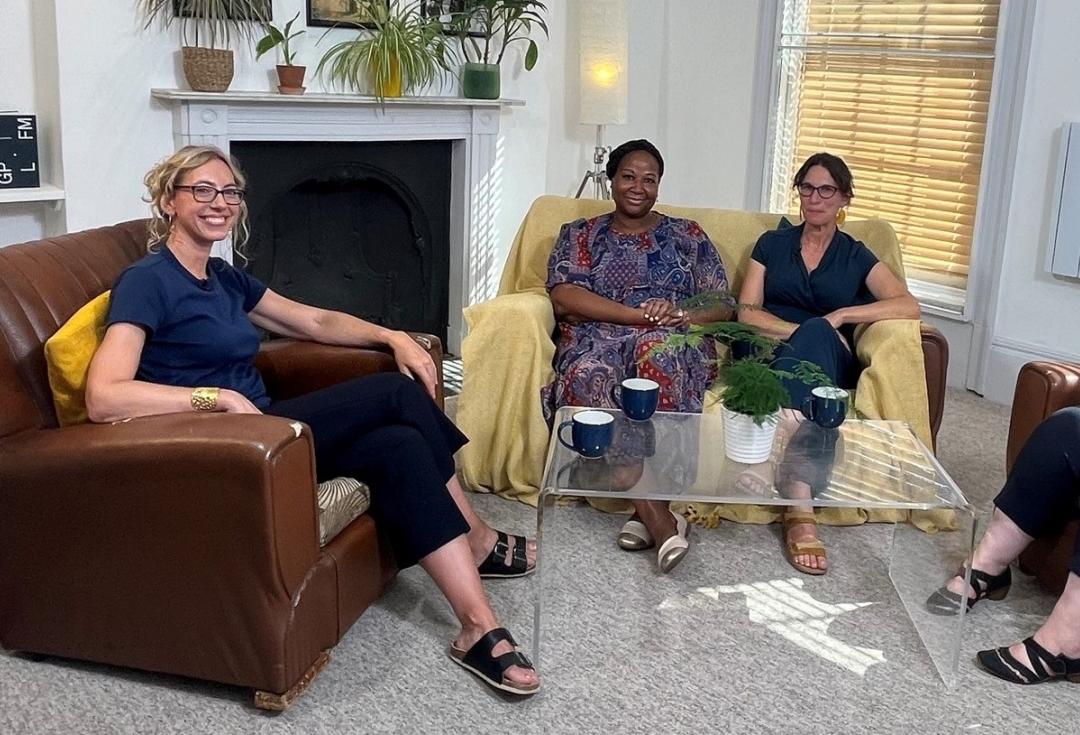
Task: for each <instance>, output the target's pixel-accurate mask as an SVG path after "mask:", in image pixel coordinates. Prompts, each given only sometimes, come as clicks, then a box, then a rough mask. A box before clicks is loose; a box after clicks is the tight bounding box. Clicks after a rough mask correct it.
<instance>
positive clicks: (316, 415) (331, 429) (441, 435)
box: [267, 372, 536, 568]
mask: <svg viewBox="0 0 1080 735" xmlns="http://www.w3.org/2000/svg"><path fill="white" fill-rule="evenodd" d="M267 413H271V414H274V415H276V416H285V417H288V418H292V419H296V420H298V421H303V422H305V423H307V424H308V425H309V426H310V427H311V430H312V437H313V439H314V442H315V454H316V457H317V458H318V461H317V462H316V472H317V473H318V475H319V480H320V481H321V480H327V479H330V478H332V477H337V476H341V475H345V476H351V475H349V471H350V470H349V468H347V467H342V466H341V465H340V463H339V461H338V458H339V457H340V456H341V454H342V452H343V451H345V450H346V449H347V448H348V447H349V446H351V445H352V444H353V443H354V442H355V441H356V438H357V437H358V436H360V435H361V434H364V433H366V432H368V431H370V430H371V429H374V428H380V427H385V426H393V425H398V426H409V427H412V428H414V429H416V431H417V432H418V433H419V434H420V435H421V436H422V437H423V438H424V440H425V441H426V442H427V444H428V446H429V448H430V452H431V456H432V458H433V459H434V461H435V462H436V464H437V467H438V471H439V473H440V474H441V475H443V476H444V477H445V478H446V479H445V480H444V483H445V484H446V487H447V489H448V490H449V492H450V497H452V498H453V500H454V503H455V504H456V505H457V507H458V509H459V510H460V511H461V514H462V515H463V516H464V517H465V520H466V521H467V522H468V524H469V530H468V536H469V545H470V547H471V548H472V549H473V551H474V554H475V555H476V556H477V562H478V563H479V561H481V560H483V559H484V558H485V557H486V556H487V555H488V554H489V553H490V552H491V550H492V548H493V547H494V546H495V541H496V537H497V532H496V531H495V530H493V529H492V528H491V527H490V526H489V525H488V524H487V523H486V522H484V520H483V519H481V518H480V517H479V516H478V515H477V514H476V512H475V511H474V510H473V508H472V505H471V504H470V503H469V501H468V498H467V497H466V494H465V493H464V491H463V490H462V488H461V485H460V484H459V482H458V480H457V477H456V476H455V471H454V458H453V455H454V453H455V452H456V451H457V450H458V449H460V448H461V447H462V446H463V445H464V444H465V442H467V441H468V439H467V438H466V437H465V435H464V434H462V433H461V432H460V431H458V429H457V427H456V426H454V424H453V422H451V421H450V419H449V418H447V416H446V414H444V413H443V412H442V410H440V409H439V407H438V405H436V403H435V402H434V401H433V400H432V399H431V397H430V396H428V395H427V393H426V392H425V391H424V389H423V388H422V387H421V386H420V384H418V383H417V382H416V381H414V380H412V379H410V378H408V377H406V376H404V375H402V374H401V373H389V372H388V373H377V374H375V375H368V376H365V377H362V378H357V379H355V380H349V381H346V382H344V383H339V384H337V385H333V386H329V387H327V388H324V389H322V390H318V391H313V392H312V393H308V394H306V395H303V396H299V397H297V398H292V399H288V400H284V401H277V402H275V403H274V404H273V405H271V406H270V408H269V409H268V411H267ZM358 479H359V478H358ZM518 538H520V537H515V536H510V537H509V538H508V541H509V543H508V546H509V550H508V552H507V554H506V561H507V565H509V564H511V563H512V561H513V556H514V551H513V549H514V546H515V545H516V543H517V541H516V539H518ZM526 558H527V565H528V567H529V568H531V567H532V566H533V565H534V564H535V563H536V561H535V560H536V544H535V543H534V542H529V543H528V544H527V545H526Z"/></svg>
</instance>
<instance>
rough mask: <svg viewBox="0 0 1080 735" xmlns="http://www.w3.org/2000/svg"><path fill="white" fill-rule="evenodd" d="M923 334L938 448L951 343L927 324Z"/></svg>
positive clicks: (932, 426) (933, 432) (932, 425)
mask: <svg viewBox="0 0 1080 735" xmlns="http://www.w3.org/2000/svg"><path fill="white" fill-rule="evenodd" d="M919 326H920V330H921V332H922V350H923V364H924V365H925V369H926V397H927V402H928V403H929V409H930V434H931V436H933V437H934V448H935V449H936V448H937V435H938V429H940V428H941V417H942V416H943V415H944V413H945V386H946V381H947V379H948V374H949V343H948V341H947V340H946V339H945V335H943V334H942V333H941V332H940V331H939V330H938V328H937V327H934V326H931V325H930V324H927V323H926V322H922V323H921V324H920V325H919Z"/></svg>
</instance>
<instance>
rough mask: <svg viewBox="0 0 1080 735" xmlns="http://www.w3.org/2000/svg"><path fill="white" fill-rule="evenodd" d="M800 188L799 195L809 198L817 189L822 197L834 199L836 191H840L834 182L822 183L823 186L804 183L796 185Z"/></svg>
mask: <svg viewBox="0 0 1080 735" xmlns="http://www.w3.org/2000/svg"><path fill="white" fill-rule="evenodd" d="M795 188H796V189H798V190H799V196H801V197H802V198H803V199H809V198H810V197H811V196H813V195H814V192H815V191H816V192H817V193H818V196H819V197H821V198H822V199H832V198H833V197H834V196H836V192H838V191H840V190H839V189H837V188H836V187H835V186H833V185H832V184H822V185H821V186H814V185H813V184H807V183H802V184H799V185H798V186H796V187H795Z"/></svg>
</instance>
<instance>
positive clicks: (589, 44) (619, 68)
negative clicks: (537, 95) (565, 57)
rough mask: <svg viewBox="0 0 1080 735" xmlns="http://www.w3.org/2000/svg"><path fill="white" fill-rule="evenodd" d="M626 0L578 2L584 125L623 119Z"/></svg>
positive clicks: (579, 56)
mask: <svg viewBox="0 0 1080 735" xmlns="http://www.w3.org/2000/svg"><path fill="white" fill-rule="evenodd" d="M626 5H627V0H588V1H587V2H579V3H577V6H578V21H579V27H580V29H581V48H580V53H579V54H578V58H579V59H580V62H581V114H580V120H581V122H582V123H583V124H586V125H621V124H623V123H625V122H626V97H627V95H626V71H627V69H626V53H627V52H626V48H627V35H628V34H627V8H626Z"/></svg>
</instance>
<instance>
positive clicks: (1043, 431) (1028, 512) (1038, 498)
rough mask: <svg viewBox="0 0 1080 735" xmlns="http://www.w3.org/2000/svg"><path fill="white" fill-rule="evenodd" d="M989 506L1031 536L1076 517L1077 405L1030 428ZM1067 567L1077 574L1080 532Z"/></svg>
mask: <svg viewBox="0 0 1080 735" xmlns="http://www.w3.org/2000/svg"><path fill="white" fill-rule="evenodd" d="M994 505H996V506H997V507H998V509H1000V510H1001V512H1002V513H1004V514H1005V515H1007V516H1008V517H1009V518H1011V519H1012V520H1013V522H1014V523H1016V525H1018V526H1020V528H1021V530H1023V532H1024V533H1026V534H1027V535H1029V536H1034V537H1036V538H1039V537H1041V536H1049V535H1052V534H1055V533H1060V532H1061V529H1062V528H1063V527H1064V526H1065V524H1066V523H1067V522H1068V521H1070V520H1072V519H1075V518H1080V407H1073V408H1063V409H1061V410H1060V411H1057V412H1056V413H1053V414H1051V415H1050V416H1049V417H1047V418H1046V420H1045V421H1043V422H1042V423H1041V424H1039V425H1038V426H1037V427H1036V428H1035V431H1033V432H1031V436H1030V437H1029V438H1028V440H1027V442H1026V443H1025V444H1024V447H1023V449H1021V450H1020V454H1019V456H1017V458H1016V462H1015V463H1014V464H1013V468H1012V471H1011V472H1010V473H1009V477H1008V478H1007V479H1006V480H1005V487H1003V488H1002V489H1001V492H1000V493H999V494H998V496H997V497H996V498H995V499H994ZM1069 569H1070V570H1071V571H1072V573H1073V574H1080V537H1078V538H1077V543H1076V546H1075V547H1074V549H1073V557H1072V563H1071V564H1070V565H1069Z"/></svg>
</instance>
